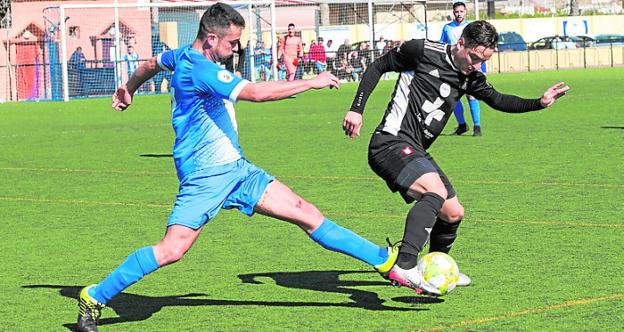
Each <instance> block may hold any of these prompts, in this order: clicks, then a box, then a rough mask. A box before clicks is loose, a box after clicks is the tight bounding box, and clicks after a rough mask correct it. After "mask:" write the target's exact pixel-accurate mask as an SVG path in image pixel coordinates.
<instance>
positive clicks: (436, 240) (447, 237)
mask: <svg viewBox="0 0 624 332" xmlns="http://www.w3.org/2000/svg"><path fill="white" fill-rule="evenodd" d="M460 223H461V220H460V221H458V222H456V223H450V222H446V221H444V220H442V219H440V218H438V220H437V221H436V223H435V225H433V229H432V230H431V236H430V238H429V252H432V251H439V252H443V253H445V254H448V253H449V251H451V247H452V246H453V242H455V238H456V237H457V229H458V228H459V224H460Z"/></svg>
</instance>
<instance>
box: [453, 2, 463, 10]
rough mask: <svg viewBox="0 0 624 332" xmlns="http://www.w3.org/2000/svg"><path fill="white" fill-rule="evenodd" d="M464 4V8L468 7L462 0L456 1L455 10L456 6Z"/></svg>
mask: <svg viewBox="0 0 624 332" xmlns="http://www.w3.org/2000/svg"><path fill="white" fill-rule="evenodd" d="M460 6H463V7H464V8H466V4H465V3H463V2H461V1H457V2H456V3H454V4H453V10H455V8H457V7H460Z"/></svg>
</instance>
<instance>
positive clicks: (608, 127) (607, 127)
mask: <svg viewBox="0 0 624 332" xmlns="http://www.w3.org/2000/svg"><path fill="white" fill-rule="evenodd" d="M600 128H602V129H624V126H602V127H600Z"/></svg>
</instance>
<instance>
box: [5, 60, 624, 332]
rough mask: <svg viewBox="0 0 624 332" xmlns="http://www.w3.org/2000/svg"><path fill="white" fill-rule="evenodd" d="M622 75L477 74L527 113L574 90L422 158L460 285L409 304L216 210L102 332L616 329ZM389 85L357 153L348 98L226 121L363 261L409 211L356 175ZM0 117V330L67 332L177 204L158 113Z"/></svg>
mask: <svg viewBox="0 0 624 332" xmlns="http://www.w3.org/2000/svg"><path fill="white" fill-rule="evenodd" d="M622 77H624V68H605V69H592V70H573V71H559V72H536V73H521V74H501V75H491V76H490V81H491V82H493V84H494V85H495V86H496V87H497V89H498V90H499V91H502V92H507V93H514V94H517V95H520V96H525V97H537V96H539V95H540V94H541V93H542V92H543V91H544V90H545V89H546V88H547V87H549V86H550V85H551V84H554V83H556V82H559V81H565V82H566V83H568V84H569V85H570V86H571V87H572V91H570V92H569V94H568V96H566V97H565V98H563V99H562V100H561V101H560V102H559V103H557V104H555V105H554V107H552V108H550V109H547V110H545V111H542V112H536V113H529V114H518V115H516V114H505V113H500V112H495V111H493V110H491V109H489V108H488V107H487V106H485V105H483V106H484V107H483V110H482V124H483V134H484V136H483V137H481V138H475V137H472V136H462V137H450V136H446V135H445V136H442V137H440V138H439V139H438V141H437V142H436V143H435V144H434V146H433V147H432V149H431V150H430V151H431V153H432V155H433V156H434V157H435V158H436V160H437V161H438V163H439V164H440V165H441V166H442V168H443V169H444V170H445V171H446V173H447V174H448V175H449V177H450V178H451V180H452V181H453V183H454V185H455V187H456V189H457V191H458V193H459V198H460V200H461V201H462V202H463V204H464V206H465V207H466V217H465V220H464V222H463V226H462V228H461V229H460V234H459V237H458V240H457V242H456V244H455V247H454V249H453V251H452V252H451V254H452V255H453V256H454V257H455V259H456V260H457V261H458V263H459V266H460V269H461V270H462V271H464V272H465V273H467V274H468V275H470V276H472V278H473V280H474V285H473V286H471V287H468V288H461V289H457V290H456V291H454V292H453V293H451V294H449V295H448V296H446V297H443V298H440V299H434V298H428V297H423V296H417V295H416V294H414V292H412V291H410V290H408V289H406V288H393V287H389V286H388V285H387V284H386V283H385V282H384V281H383V280H382V279H381V278H380V277H379V276H378V275H376V274H375V273H374V272H372V271H371V270H370V269H369V268H368V267H367V266H365V265H364V264H362V263H360V262H358V261H356V260H354V259H351V258H348V257H345V256H342V255H340V254H336V253H332V252H329V251H325V250H323V249H322V248H320V247H319V246H317V245H316V244H315V243H314V242H313V241H311V240H309V239H308V238H307V237H306V236H305V234H304V233H303V232H301V231H300V230H299V229H297V228H296V227H294V226H292V225H289V224H287V223H284V222H280V221H276V220H272V219H269V218H265V217H262V216H255V217H253V218H247V217H245V216H244V215H242V214H240V213H238V212H236V211H222V212H221V213H220V214H219V216H218V217H217V218H216V219H215V220H213V221H212V222H211V223H210V224H209V225H208V226H207V227H206V228H205V229H204V232H203V234H202V235H201V236H200V238H199V239H198V241H197V243H196V244H195V246H194V247H193V248H192V249H191V251H190V252H189V253H188V254H187V256H186V257H185V258H184V259H183V260H182V261H181V262H179V263H177V264H174V265H172V266H169V267H166V268H163V269H162V270H160V271H157V272H156V273H154V274H152V275H150V276H148V277H146V278H145V279H143V280H142V281H141V282H139V283H137V284H136V285H134V286H132V287H130V288H129V289H127V290H126V291H125V292H124V293H123V294H121V295H120V296H118V297H117V298H115V299H114V300H113V301H112V302H111V303H110V305H111V308H107V309H106V310H105V311H104V315H103V318H102V326H101V330H103V331H174V330H182V331H304V330H305V331H353V330H358V331H417V330H422V331H467V330H468V331H597V330H603V331H610V330H611V331H612V330H619V329H621V327H622V326H624V279H623V277H622V276H623V275H624V256H623V252H622V248H624V223H623V222H622V218H623V217H624V203H623V199H624V195H623V194H622V193H623V192H624V168H623V165H624V154H623V150H622V146H623V143H624V113H623V112H624V110H623V105H624V95H622V91H624V83H623V82H624V81H623V80H622ZM393 86H394V83H393V82H391V81H382V82H380V84H379V86H378V87H377V90H376V91H375V93H374V95H373V96H372V97H371V99H370V101H369V105H368V108H367V113H366V115H365V124H364V128H363V130H362V132H363V135H362V137H360V138H359V139H357V140H349V139H347V138H345V137H344V136H343V133H342V131H341V128H340V125H341V122H342V117H343V115H344V113H345V111H346V110H347V108H348V107H349V106H350V102H351V99H352V97H353V95H354V92H355V87H356V86H355V85H348V84H345V85H343V86H342V87H341V88H340V90H338V91H336V90H323V91H312V92H307V93H303V94H300V95H299V96H298V98H296V99H288V100H284V101H280V102H273V103H265V104H253V103H239V104H238V105H237V109H238V113H237V118H238V125H239V131H240V133H241V135H240V137H241V143H242V146H243V149H244V151H245V153H246V156H247V157H248V159H250V160H251V161H252V162H254V163H256V164H258V165H259V166H261V167H263V168H264V169H266V170H267V171H269V173H271V174H273V175H275V176H277V177H278V178H279V179H280V180H282V181H283V182H285V183H286V184H287V185H289V186H290V187H291V188H293V189H294V190H295V191H296V192H298V193H299V194H300V195H302V196H303V197H304V198H306V199H307V200H309V201H311V202H313V203H315V204H316V205H317V206H318V207H319V208H320V209H321V210H322V211H323V212H324V213H325V214H326V215H327V216H328V217H330V218H332V219H334V220H335V221H336V222H337V223H339V224H341V225H344V226H346V227H348V228H350V229H352V230H354V231H356V232H358V233H360V234H361V235H363V236H365V237H366V238H368V239H370V240H372V241H374V242H376V243H379V244H382V243H383V242H384V239H385V238H386V237H390V238H391V239H395V240H396V239H400V237H401V236H402V233H403V225H404V218H405V214H406V212H407V210H408V206H406V205H405V204H404V203H403V202H402V200H401V199H400V197H399V196H398V195H396V194H391V193H390V192H389V191H388V190H387V189H386V187H385V184H384V183H383V181H382V180H381V179H378V178H377V177H376V176H375V175H374V174H373V173H372V172H371V171H370V170H369V168H368V165H367V162H366V147H367V144H368V139H369V137H370V133H371V132H372V130H373V129H374V127H375V126H376V125H377V124H378V123H379V121H380V118H381V115H382V112H383V110H384V108H385V106H386V105H387V103H388V100H389V96H390V93H391V91H392V89H393ZM466 115H467V118H468V119H469V115H468V113H467V114H466ZM0 119H1V121H0V139H1V142H2V153H1V154H0V183H2V186H1V188H2V190H1V192H0V213H1V218H0V237H1V241H0V253H1V255H2V268H0V286H1V289H2V291H1V292H0V330H2V331H35V330H37V331H63V330H67V329H68V328H69V329H71V328H72V327H73V326H74V323H75V318H76V315H77V305H76V301H75V300H74V298H75V297H76V295H77V293H78V291H79V289H80V288H81V287H82V286H84V285H88V284H91V283H96V282H99V281H100V280H101V279H102V278H104V277H105V276H106V275H107V274H108V273H109V272H110V271H111V270H112V269H113V268H115V267H116V266H117V265H118V264H119V263H120V262H121V261H123V260H124V259H125V258H126V256H127V255H128V254H130V253H131V252H132V251H134V250H136V249H137V248H139V247H142V246H146V245H150V244H153V243H155V242H157V241H158V240H159V239H160V238H161V236H162V234H163V232H164V225H165V223H166V219H167V217H168V215H169V210H170V207H171V205H172V203H173V200H174V198H175V194H176V192H177V179H176V176H175V170H174V167H173V162H172V159H171V157H170V154H171V146H172V143H173V133H172V130H171V126H170V109H169V100H168V96H165V95H160V96H139V97H137V98H136V101H135V104H134V105H133V106H132V107H131V109H129V110H128V111H126V112H124V113H117V112H115V111H113V110H112V109H111V108H110V102H109V100H108V99H89V100H76V101H72V102H69V103H55V102H39V103H35V102H28V103H6V104H2V105H0ZM454 124H455V122H454V120H453V119H451V120H450V122H449V125H448V127H447V128H446V130H445V132H446V133H449V132H450V131H451V130H452V127H453V126H454Z"/></svg>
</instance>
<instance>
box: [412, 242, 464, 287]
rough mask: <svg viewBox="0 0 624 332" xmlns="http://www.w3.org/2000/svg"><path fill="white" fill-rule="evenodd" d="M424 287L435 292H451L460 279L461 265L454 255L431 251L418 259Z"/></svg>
mask: <svg viewBox="0 0 624 332" xmlns="http://www.w3.org/2000/svg"><path fill="white" fill-rule="evenodd" d="M418 272H420V274H421V276H422V279H423V288H424V289H425V290H426V291H428V292H430V293H433V294H437V295H440V296H442V295H446V294H448V293H450V292H451V291H452V290H453V289H454V288H455V286H457V280H458V279H459V267H457V263H455V260H454V259H453V257H451V256H449V255H447V254H445V253H443V252H430V253H428V254H426V255H424V256H423V257H422V258H421V259H420V260H419V261H418Z"/></svg>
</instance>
